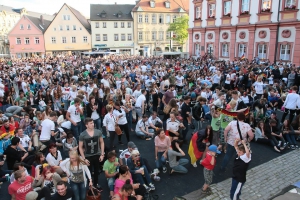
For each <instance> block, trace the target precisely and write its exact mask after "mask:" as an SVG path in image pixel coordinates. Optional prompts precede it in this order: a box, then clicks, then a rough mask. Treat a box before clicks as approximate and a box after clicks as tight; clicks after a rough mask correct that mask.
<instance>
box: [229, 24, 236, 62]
mask: <svg viewBox="0 0 300 200" xmlns="http://www.w3.org/2000/svg"><path fill="white" fill-rule="evenodd" d="M235 42H236V27H235V26H234V27H231V29H230V47H229V52H230V55H229V58H230V60H234V57H235V51H236V50H235V49H236V48H235V46H236V44H235Z"/></svg>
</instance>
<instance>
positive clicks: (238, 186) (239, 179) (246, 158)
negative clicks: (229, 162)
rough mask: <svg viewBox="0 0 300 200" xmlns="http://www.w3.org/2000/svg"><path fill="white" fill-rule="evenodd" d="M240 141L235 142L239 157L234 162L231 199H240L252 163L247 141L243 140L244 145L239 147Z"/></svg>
mask: <svg viewBox="0 0 300 200" xmlns="http://www.w3.org/2000/svg"><path fill="white" fill-rule="evenodd" d="M239 141H240V140H238V139H236V140H235V142H234V148H235V150H236V153H237V155H238V157H237V158H236V159H235V160H234V164H233V175H232V184H231V189H230V199H231V200H238V199H240V195H241V191H242V187H243V185H244V184H245V182H246V172H247V169H248V165H249V162H250V161H251V154H250V151H249V149H248V147H247V146H246V142H245V140H242V141H241V142H242V145H240V146H238V143H239Z"/></svg>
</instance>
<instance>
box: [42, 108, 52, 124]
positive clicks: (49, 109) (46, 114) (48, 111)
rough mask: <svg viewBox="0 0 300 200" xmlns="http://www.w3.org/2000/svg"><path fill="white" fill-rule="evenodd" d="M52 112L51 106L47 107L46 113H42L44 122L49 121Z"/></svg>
mask: <svg viewBox="0 0 300 200" xmlns="http://www.w3.org/2000/svg"><path fill="white" fill-rule="evenodd" d="M51 112H52V109H51V107H50V106H46V109H45V111H44V112H43V113H42V116H43V120H44V119H48V118H49V116H50V113H51ZM43 120H42V121H43Z"/></svg>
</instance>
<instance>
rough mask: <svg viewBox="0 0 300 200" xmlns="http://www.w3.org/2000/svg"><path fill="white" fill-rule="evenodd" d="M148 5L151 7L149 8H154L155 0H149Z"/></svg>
mask: <svg viewBox="0 0 300 200" xmlns="http://www.w3.org/2000/svg"><path fill="white" fill-rule="evenodd" d="M150 7H151V8H155V1H154V0H151V1H150Z"/></svg>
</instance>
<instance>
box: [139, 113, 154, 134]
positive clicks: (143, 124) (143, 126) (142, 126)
mask: <svg viewBox="0 0 300 200" xmlns="http://www.w3.org/2000/svg"><path fill="white" fill-rule="evenodd" d="M148 127H149V123H148V116H147V115H143V116H142V119H140V120H139V121H138V122H137V123H136V127H135V133H136V135H137V136H138V137H141V138H150V139H151V138H152V137H153V135H154V130H153V129H148Z"/></svg>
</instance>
